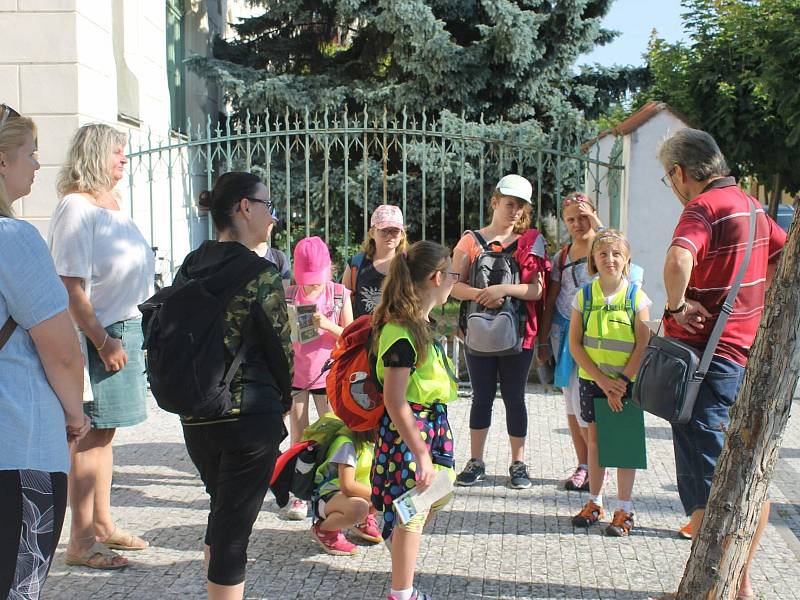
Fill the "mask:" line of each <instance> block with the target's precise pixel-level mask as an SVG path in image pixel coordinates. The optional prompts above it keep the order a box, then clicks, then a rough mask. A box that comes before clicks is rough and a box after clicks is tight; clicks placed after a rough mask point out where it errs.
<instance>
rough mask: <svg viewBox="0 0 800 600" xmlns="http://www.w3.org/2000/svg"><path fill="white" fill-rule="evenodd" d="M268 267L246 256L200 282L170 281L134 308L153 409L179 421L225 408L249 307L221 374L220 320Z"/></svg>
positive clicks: (247, 336)
mask: <svg viewBox="0 0 800 600" xmlns="http://www.w3.org/2000/svg"><path fill="white" fill-rule="evenodd" d="M267 267H268V263H267V261H265V260H264V259H262V258H259V257H258V256H256V254H254V253H252V252H249V253H243V254H242V255H241V257H237V258H236V259H235V260H234V261H232V262H230V263H229V264H228V265H227V266H226V268H224V269H221V270H220V271H219V272H217V273H214V274H211V275H209V276H207V277H203V278H200V279H181V278H180V277H179V278H177V279H176V281H175V283H173V285H171V286H168V287H165V288H163V289H161V290H160V291H159V292H158V293H156V294H155V295H154V296H153V297H152V298H150V299H148V300H146V301H145V302H143V303H142V304H140V305H139V310H140V311H141V313H142V329H143V332H144V343H143V344H142V349H143V350H145V351H146V362H145V364H146V369H147V378H148V380H149V382H150V390H151V391H152V392H153V396H154V397H155V399H156V402H157V403H158V405H159V406H160V407H161V408H162V409H163V410H165V411H167V412H171V413H176V414H179V415H185V416H191V417H198V418H208V417H219V416H222V415H224V414H225V413H227V412H228V411H229V410H230V409H231V408H232V404H231V392H230V384H231V381H232V380H233V376H234V375H235V374H236V371H237V370H238V369H239V366H240V365H241V364H242V360H243V359H244V357H245V353H246V352H247V349H248V348H249V347H250V346H251V345H253V341H252V340H251V338H252V333H250V330H251V329H252V321H253V314H252V312H253V311H252V307H251V311H250V312H249V313H248V316H247V318H246V320H245V323H244V325H243V327H242V344H241V346H240V347H239V350H238V351H237V353H236V356H235V358H234V359H233V362H232V363H231V364H230V366H229V367H228V368H227V369H226V368H225V362H226V361H225V342H224V335H223V315H224V313H225V309H226V308H227V306H228V304H229V303H230V301H231V300H232V299H233V297H234V296H236V294H238V293H239V292H240V291H241V290H242V289H243V288H244V287H245V286H246V285H247V284H248V283H249V282H251V281H252V280H253V279H255V278H256V277H258V275H259V274H260V273H261V272H262V271H264V270H266V269H267Z"/></svg>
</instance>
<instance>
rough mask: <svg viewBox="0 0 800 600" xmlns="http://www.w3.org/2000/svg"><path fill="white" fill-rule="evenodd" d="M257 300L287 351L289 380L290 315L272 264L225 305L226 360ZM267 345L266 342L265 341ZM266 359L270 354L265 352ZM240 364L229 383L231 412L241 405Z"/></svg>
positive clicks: (291, 362) (233, 353)
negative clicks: (266, 354)
mask: <svg viewBox="0 0 800 600" xmlns="http://www.w3.org/2000/svg"><path fill="white" fill-rule="evenodd" d="M253 303H256V304H258V305H259V306H261V308H262V309H263V310H264V314H265V315H266V316H267V318H268V319H269V322H270V324H271V325H272V328H273V329H274V330H275V333H277V334H278V336H279V337H280V341H281V346H282V348H281V350H282V351H283V353H284V354H285V355H286V358H287V360H288V363H289V373H288V376H289V380H291V379H292V377H293V376H294V350H293V348H292V340H291V330H290V327H289V315H288V313H287V310H286V298H285V296H284V291H283V284H282V283H281V276H280V273H278V270H277V269H276V268H275V266H274V265H272V264H270V265H269V267H268V268H267V269H266V270H265V271H263V272H262V273H261V274H260V275H259V276H258V277H257V278H255V279H254V280H253V281H251V282H250V283H249V284H248V285H247V286H246V287H245V288H244V289H243V290H242V291H241V292H240V293H239V294H237V295H236V296H234V298H233V300H231V302H230V304H228V309H227V310H226V311H225V317H224V321H223V331H224V335H225V348H226V350H227V360H228V361H229V362H230V361H233V357H234V356H236V352H237V350H238V349H239V346H240V345H241V343H242V326H243V325H244V322H245V319H246V318H247V315H248V314H249V312H250V306H251V305H252V304H253ZM265 345H266V344H265ZM276 351H280V350H279V349H277V348H269V350H268V351H266V352H267V353H271V352H276ZM266 358H267V360H269V356H266ZM245 368H247V365H246V364H245V365H244V366H243V368H240V369H239V371H238V372H237V373H236V375H234V377H233V382H232V383H231V397H232V400H233V410H232V411H231V414H238V413H239V411H240V410H241V405H242V394H243V385H242V379H243V375H244V373H243V370H244V369H245Z"/></svg>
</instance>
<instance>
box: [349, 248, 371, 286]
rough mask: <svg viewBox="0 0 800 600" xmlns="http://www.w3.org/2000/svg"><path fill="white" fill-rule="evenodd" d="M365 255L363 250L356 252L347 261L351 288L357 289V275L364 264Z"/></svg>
mask: <svg viewBox="0 0 800 600" xmlns="http://www.w3.org/2000/svg"><path fill="white" fill-rule="evenodd" d="M366 257H367V255H366V254H365V253H364V252H357V253H356V254H354V255H353V256H352V257H351V258H350V260H349V261H348V262H349V264H350V285H351V286H352V288H353V290H357V289H358V276H359V275H360V274H361V269H362V267H363V266H364V259H365V258H366Z"/></svg>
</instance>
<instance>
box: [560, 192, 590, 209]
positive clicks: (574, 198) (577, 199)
mask: <svg viewBox="0 0 800 600" xmlns="http://www.w3.org/2000/svg"><path fill="white" fill-rule="evenodd" d="M575 204H589V205H591V204H592V203H591V202H589V198H587V197H586V194H581V193H578V192H576V193H575V194H570V195H569V196H567V197H566V198H564V199H563V200H562V201H561V206H562V208H563V207H566V206H573V205H575Z"/></svg>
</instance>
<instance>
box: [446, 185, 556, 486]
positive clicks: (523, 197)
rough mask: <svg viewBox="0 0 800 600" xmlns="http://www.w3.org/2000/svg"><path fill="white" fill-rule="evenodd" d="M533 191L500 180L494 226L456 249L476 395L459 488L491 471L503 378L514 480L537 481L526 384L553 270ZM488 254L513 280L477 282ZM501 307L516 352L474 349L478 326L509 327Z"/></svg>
mask: <svg viewBox="0 0 800 600" xmlns="http://www.w3.org/2000/svg"><path fill="white" fill-rule="evenodd" d="M532 192H533V189H532V187H531V184H530V182H529V181H528V180H527V179H525V178H524V177H521V176H520V175H506V176H505V177H503V178H502V179H500V181H499V182H498V183H497V186H496V188H495V191H494V193H493V194H492V198H491V201H490V202H491V207H492V210H493V213H492V220H491V223H489V225H487V226H486V227H484V228H482V229H479V230H476V231H467V232H465V234H464V236H463V237H462V238H461V240H460V241H459V242H458V244H457V245H456V247H455V249H454V250H453V268H454V270H455V271H458V272H459V274H460V282H459V283H456V284H455V286H453V292H452V294H451V295H452V296H453V297H454V298H457V299H458V300H462V301H463V302H465V303H467V305H466V307H465V308H467V311H466V312H467V313H468V314H466V315H465V320H466V328H467V331H466V332H465V335H466V356H467V369H468V371H469V377H470V382H471V383H472V393H473V398H472V408H471V409H470V417H469V428H470V452H471V453H470V456H471V458H470V460H469V461H468V462H467V464H466V466H465V467H464V470H463V471H462V472H461V473H459V474H458V477H457V478H456V485H462V486H470V485H474V484H475V483H477V482H478V481H481V480H482V479H484V477H485V476H486V466H485V464H484V462H483V455H484V449H485V446H486V437H487V435H488V433H489V426H490V425H491V421H492V404H493V403H494V398H495V394H496V392H497V382H498V379H499V381H500V392H501V395H502V397H503V403H504V404H505V407H506V428H507V431H508V437H509V443H510V445H511V461H512V462H511V466H510V468H509V481H508V484H509V486H510V487H512V488H515V489H527V488H529V487H530V486H531V481H530V478H529V477H528V468H527V466H526V464H525V438H526V436H527V433H528V411H527V408H526V407H525V384H526V383H527V381H528V370H529V369H530V366H531V362H532V360H533V353H534V343H535V340H536V323H537V313H540V312H541V310H540V309H539V307H537V304H541V303H540V302H539V300H540V299H541V298H542V291H543V289H544V282H545V274H546V271H547V270H548V269H549V262H548V261H547V256H546V243H545V240H544V236H542V235H541V234H540V233H539V232H538V231H537V230H536V229H535V228H532V227H530V222H531V212H532V211H531V208H532V204H531V195H532ZM487 256H489V257H491V258H492V260H494V261H496V262H495V263H494V264H495V265H500V266H503V267H505V269H504V270H505V271H506V272H507V273H508V274H509V276H510V279H508V281H510V282H506V283H499V284H494V283H493V281H494V280H493V279H491V278H490V280H489V281H488V282H487V281H484V282H479V281H478V279H480V278H481V272H482V271H483V273H484V274H485V273H486V272H488V271H491V270H492V269H489V270H488V271H487V270H486V269H480V268H475V266H476V264H477V266H480V264H479V263H480V261H483V260H484V258H485V257H487ZM487 283H488V285H484V284H487ZM493 311H494V312H493ZM498 312H503V313H504V315H505V320H506V321H508V322H509V323H510V325H509V327H510V328H511V329H512V330H511V331H509V332H507V333H508V335H511V336H512V337H513V336H518V337H519V338H520V339H517V340H516V343H515V344H512V346H511V347H510V349H507V350H498V351H497V352H496V353H493V352H492V348H490V347H484V348H480V349H479V348H477V347H476V346H475V345H473V346H472V347H471V339H470V338H471V335H470V334H471V331H470V328H472V327H473V325H474V326H475V327H476V328H479V327H481V326H482V325H483V326H488V328H489V329H491V330H493V332H494V333H496V332H497V331H498V330H499V329H501V328H502V327H501V325H502V324H501V323H500V320H495V321H494V325H492V324H490V321H491V320H492V318H493V317H494V316H496V314H497V313H498ZM471 316H473V318H472V319H471ZM473 322H474V323H473ZM487 324H489V325H487ZM509 327H506V328H509ZM489 329H487V331H486V332H480V333H478V334H476V335H475V339H476V340H480V341H482V342H487V341H489V338H490V336H489V335H487V332H488V331H489ZM506 337H507V336H506ZM512 341H513V340H512Z"/></svg>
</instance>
